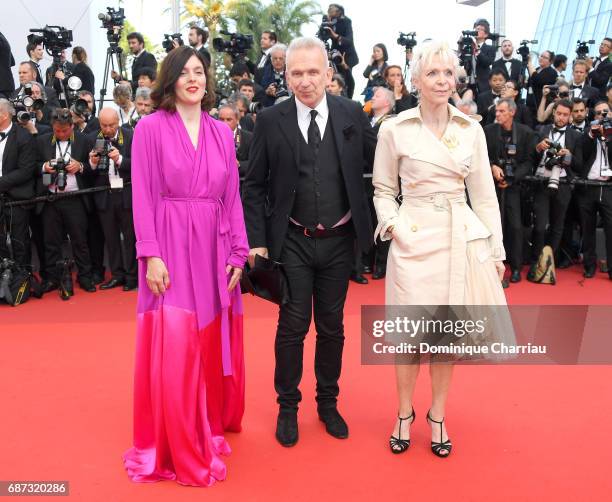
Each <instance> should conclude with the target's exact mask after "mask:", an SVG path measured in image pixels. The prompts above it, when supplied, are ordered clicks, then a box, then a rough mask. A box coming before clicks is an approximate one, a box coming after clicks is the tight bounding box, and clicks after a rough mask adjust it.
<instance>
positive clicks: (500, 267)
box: [495, 261, 506, 281]
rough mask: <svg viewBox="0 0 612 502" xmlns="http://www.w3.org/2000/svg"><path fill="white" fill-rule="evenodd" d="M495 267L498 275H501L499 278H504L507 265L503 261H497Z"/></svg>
mask: <svg viewBox="0 0 612 502" xmlns="http://www.w3.org/2000/svg"><path fill="white" fill-rule="evenodd" d="M495 268H496V269H497V275H499V280H500V281H503V280H504V274H505V273H506V266H505V265H504V262H503V261H496V262H495Z"/></svg>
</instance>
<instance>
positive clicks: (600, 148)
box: [576, 101, 612, 279]
mask: <svg viewBox="0 0 612 502" xmlns="http://www.w3.org/2000/svg"><path fill="white" fill-rule="evenodd" d="M594 111H595V113H594V117H595V121H594V123H593V124H592V125H591V127H589V128H588V129H587V130H586V132H585V134H584V136H583V142H582V145H583V159H584V161H583V163H582V165H581V167H580V169H579V170H578V171H577V175H578V176H580V177H581V178H584V179H589V180H597V181H605V182H607V184H605V185H604V186H578V187H577V188H576V197H577V203H578V209H579V212H580V222H581V227H582V253H583V256H584V276H585V277H586V278H587V279H589V278H591V277H594V276H595V268H596V262H597V253H596V246H595V242H596V241H595V235H596V227H597V213H599V214H600V215H601V220H602V223H603V229H604V235H605V238H606V255H607V260H608V264H612V167H611V166H612V148H610V141H611V139H610V137H608V138H607V139H606V138H605V136H604V134H603V128H602V126H601V122H600V121H601V119H602V118H603V114H604V112H607V113H608V114H609V113H610V106H609V105H608V103H606V102H605V101H599V102H598V103H597V104H596V105H595V110H594ZM608 276H609V277H610V279H612V267H610V265H609V269H608Z"/></svg>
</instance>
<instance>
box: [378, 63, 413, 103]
mask: <svg viewBox="0 0 612 502" xmlns="http://www.w3.org/2000/svg"><path fill="white" fill-rule="evenodd" d="M394 68H396V69H398V70H399V71H400V73H402V67H401V66H398V65H395V64H392V65H389V66H387V67H386V68H385V71H384V72H383V78H384V79H385V81H386V80H387V79H388V78H389V72H390V71H391V70H393V69H394ZM391 90H393V89H391ZM408 94H410V93H409V92H408V89H407V88H406V82H404V75H403V74H402V96H408Z"/></svg>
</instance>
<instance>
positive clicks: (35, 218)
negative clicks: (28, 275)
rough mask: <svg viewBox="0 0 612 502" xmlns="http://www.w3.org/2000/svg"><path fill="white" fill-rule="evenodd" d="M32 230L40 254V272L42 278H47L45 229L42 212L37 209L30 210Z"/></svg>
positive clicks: (37, 252)
mask: <svg viewBox="0 0 612 502" xmlns="http://www.w3.org/2000/svg"><path fill="white" fill-rule="evenodd" d="M30 231H31V232H32V242H33V243H34V247H35V248H36V254H37V255H38V273H39V274H40V277H41V279H47V270H48V267H47V264H46V262H45V258H46V256H45V255H46V251H45V233H44V231H43V216H42V212H38V211H36V210H35V209H32V210H31V211H30Z"/></svg>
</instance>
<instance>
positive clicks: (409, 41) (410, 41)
mask: <svg viewBox="0 0 612 502" xmlns="http://www.w3.org/2000/svg"><path fill="white" fill-rule="evenodd" d="M414 37H416V32H414V31H411V32H410V33H403V32H401V31H400V34H399V37H398V38H397V44H398V45H401V46H402V47H404V48H405V49H406V50H407V51H411V50H412V49H413V48H414V47H415V46H416V44H417V41H416V40H415V38H414Z"/></svg>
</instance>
